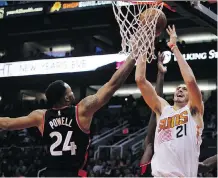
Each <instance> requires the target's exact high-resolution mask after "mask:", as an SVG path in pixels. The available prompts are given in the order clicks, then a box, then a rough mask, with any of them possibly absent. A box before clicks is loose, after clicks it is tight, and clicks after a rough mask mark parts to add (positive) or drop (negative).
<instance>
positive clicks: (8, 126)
mask: <svg viewBox="0 0 218 178" xmlns="http://www.w3.org/2000/svg"><path fill="white" fill-rule="evenodd" d="M0 125H1V128H2V129H3V130H10V129H11V124H10V118H4V119H2V120H1V124H0Z"/></svg>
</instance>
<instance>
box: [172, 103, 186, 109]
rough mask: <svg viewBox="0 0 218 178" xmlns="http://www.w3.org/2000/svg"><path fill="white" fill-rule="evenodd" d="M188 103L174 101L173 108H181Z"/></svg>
mask: <svg viewBox="0 0 218 178" xmlns="http://www.w3.org/2000/svg"><path fill="white" fill-rule="evenodd" d="M186 104H187V103H174V105H173V109H174V110H179V109H181V108H183V107H185V106H186Z"/></svg>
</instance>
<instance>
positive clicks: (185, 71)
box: [167, 25, 204, 119]
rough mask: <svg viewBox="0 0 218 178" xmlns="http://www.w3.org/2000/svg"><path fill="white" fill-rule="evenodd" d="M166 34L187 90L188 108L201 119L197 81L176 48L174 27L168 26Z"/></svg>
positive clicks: (201, 101)
mask: <svg viewBox="0 0 218 178" xmlns="http://www.w3.org/2000/svg"><path fill="white" fill-rule="evenodd" d="M167 33H168V34H169V35H170V42H169V43H168V46H169V47H170V48H171V50H172V52H173V53H174V55H175V57H176V58H177V61H178V64H179V68H180V71H181V74H182V77H183V80H184V82H185V84H186V86H187V89H188V93H189V106H190V109H191V112H192V114H194V115H197V114H198V115H199V114H200V116H201V118H200V119H202V117H203V113H204V105H203V100H202V95H201V91H200V89H199V87H198V85H197V81H196V79H195V76H194V73H193V71H192V69H191V67H190V66H189V65H188V63H187V62H186V60H185V59H184V57H183V56H182V54H181V52H180V50H179V49H178V47H177V46H176V40H177V35H176V29H175V26H174V25H173V27H172V28H171V27H170V26H168V29H167Z"/></svg>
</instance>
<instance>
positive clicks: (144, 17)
mask: <svg viewBox="0 0 218 178" xmlns="http://www.w3.org/2000/svg"><path fill="white" fill-rule="evenodd" d="M157 13H160V15H159V18H158V20H157V24H156V37H158V36H159V35H160V34H161V32H162V31H163V30H164V29H165V27H166V25H167V18H166V16H165V14H164V13H163V12H162V11H161V10H159V9H155V8H149V9H146V10H145V11H143V12H142V13H141V15H140V21H142V23H143V24H146V21H149V22H151V21H153V20H154V18H155V16H156V15H157Z"/></svg>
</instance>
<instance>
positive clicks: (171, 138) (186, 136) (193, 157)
mask: <svg viewBox="0 0 218 178" xmlns="http://www.w3.org/2000/svg"><path fill="white" fill-rule="evenodd" d="M167 32H168V34H169V35H170V41H169V43H168V46H169V48H170V49H171V51H172V52H173V53H174V55H175V57H176V58H177V61H178V65H179V68H180V72H181V74H182V77H183V79H184V82H185V85H184V84H183V85H179V86H178V87H177V89H176V91H175V94H174V105H173V106H170V105H169V104H168V102H167V101H165V100H164V99H163V98H161V97H159V96H158V95H157V93H156V92H155V90H154V88H153V86H152V85H151V83H150V82H149V81H148V80H147V79H146V77H145V73H146V64H145V63H144V62H143V61H142V59H139V60H138V61H137V68H136V76H135V78H136V83H137V86H138V88H139V89H140V91H141V93H142V96H143V98H144V100H145V102H146V103H147V104H148V105H149V107H150V108H151V109H152V110H153V111H154V112H155V113H156V119H157V127H156V132H155V145H154V156H153V158H152V161H151V167H152V175H153V176H154V177H197V171H198V159H199V154H200V145H201V133H202V130H203V127H204V124H203V113H204V106H203V102H202V95H201V92H200V89H199V88H198V85H197V82H196V79H195V76H194V74H193V72H192V69H191V68H190V67H189V65H188V63H187V62H186V61H185V59H184V58H183V56H182V54H181V52H180V51H179V49H178V47H177V46H176V41H177V35H176V31H175V27H174V26H173V27H172V28H171V27H168V29H167Z"/></svg>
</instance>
